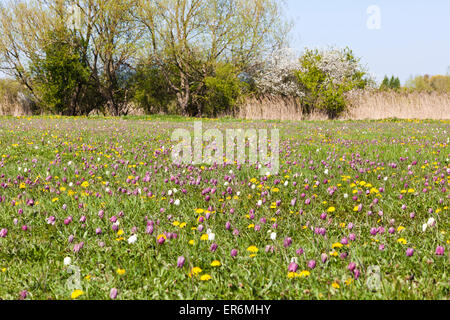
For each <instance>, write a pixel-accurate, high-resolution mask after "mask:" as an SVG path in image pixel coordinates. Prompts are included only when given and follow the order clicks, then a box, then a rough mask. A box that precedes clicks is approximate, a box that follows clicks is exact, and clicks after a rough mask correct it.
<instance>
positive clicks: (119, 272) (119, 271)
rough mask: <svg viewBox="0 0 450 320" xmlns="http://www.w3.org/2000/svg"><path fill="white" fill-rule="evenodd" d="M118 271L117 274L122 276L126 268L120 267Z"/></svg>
mask: <svg viewBox="0 0 450 320" xmlns="http://www.w3.org/2000/svg"><path fill="white" fill-rule="evenodd" d="M116 272H117V274H118V275H119V276H122V275H124V274H125V269H120V268H118V269H117V270H116Z"/></svg>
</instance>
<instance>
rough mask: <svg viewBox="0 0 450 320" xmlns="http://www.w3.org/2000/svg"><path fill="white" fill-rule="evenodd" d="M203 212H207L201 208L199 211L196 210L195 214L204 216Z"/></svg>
mask: <svg viewBox="0 0 450 320" xmlns="http://www.w3.org/2000/svg"><path fill="white" fill-rule="evenodd" d="M203 212H205V210H203V209H201V208H199V209H195V213H197V214H202V213H203Z"/></svg>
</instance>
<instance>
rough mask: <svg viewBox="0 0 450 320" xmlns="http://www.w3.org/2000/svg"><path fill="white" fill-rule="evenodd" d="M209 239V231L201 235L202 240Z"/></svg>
mask: <svg viewBox="0 0 450 320" xmlns="http://www.w3.org/2000/svg"><path fill="white" fill-rule="evenodd" d="M208 239H209V236H208V234H207V233H204V234H202V236H201V237H200V240H202V241H206V240H208Z"/></svg>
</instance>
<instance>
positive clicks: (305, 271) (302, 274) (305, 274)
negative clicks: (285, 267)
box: [298, 270, 311, 278]
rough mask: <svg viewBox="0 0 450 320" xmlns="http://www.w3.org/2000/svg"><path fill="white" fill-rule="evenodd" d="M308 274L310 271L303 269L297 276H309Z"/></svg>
mask: <svg viewBox="0 0 450 320" xmlns="http://www.w3.org/2000/svg"><path fill="white" fill-rule="evenodd" d="M310 275H311V272H309V271H308V270H303V271H301V272H300V273H299V274H298V276H299V277H300V278H306V277H309V276H310Z"/></svg>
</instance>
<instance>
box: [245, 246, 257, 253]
mask: <svg viewBox="0 0 450 320" xmlns="http://www.w3.org/2000/svg"><path fill="white" fill-rule="evenodd" d="M247 251H248V252H251V253H257V252H258V251H259V250H258V248H257V247H255V246H250V247H248V248H247Z"/></svg>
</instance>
